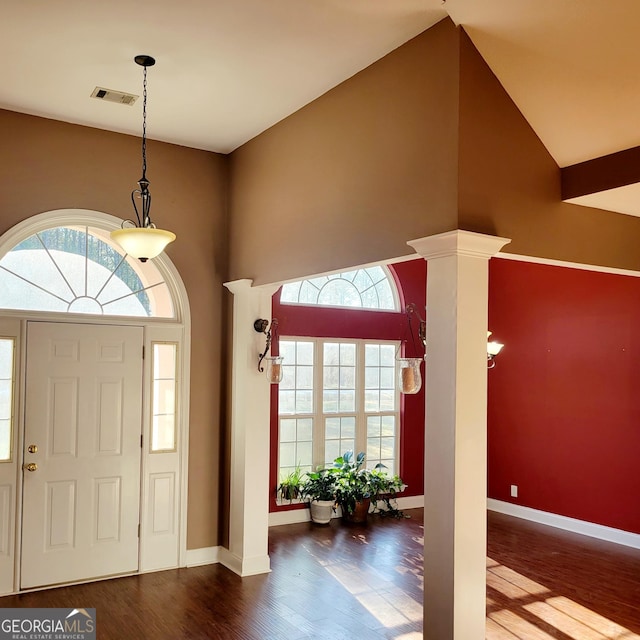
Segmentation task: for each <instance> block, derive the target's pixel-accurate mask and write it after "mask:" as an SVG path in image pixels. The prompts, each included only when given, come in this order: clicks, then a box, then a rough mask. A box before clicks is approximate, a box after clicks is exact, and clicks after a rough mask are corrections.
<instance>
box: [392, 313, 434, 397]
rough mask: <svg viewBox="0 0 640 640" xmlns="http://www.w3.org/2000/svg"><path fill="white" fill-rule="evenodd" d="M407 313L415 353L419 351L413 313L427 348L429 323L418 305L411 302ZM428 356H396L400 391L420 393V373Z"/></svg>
mask: <svg viewBox="0 0 640 640" xmlns="http://www.w3.org/2000/svg"><path fill="white" fill-rule="evenodd" d="M405 312H406V314H407V324H408V326H409V335H410V336H411V342H412V343H413V350H414V353H417V352H418V351H419V350H418V347H417V346H416V341H415V337H414V332H413V327H412V325H411V317H412V316H413V315H415V316H416V318H417V319H418V327H417V329H418V339H419V340H420V342H422V347H423V348H424V349H426V346H427V323H426V321H425V320H424V319H423V318H422V317H421V316H420V314H419V313H418V308H417V306H416V305H415V304H414V303H413V302H410V303H409V304H408V305H407V306H406V307H405ZM425 357H426V356H424V355H423V356H422V357H419V358H416V357H413V358H396V360H397V361H398V388H399V389H400V393H404V394H406V395H412V394H415V393H418V391H420V389H421V388H422V374H421V373H420V364H421V363H422V361H423V360H424V359H425Z"/></svg>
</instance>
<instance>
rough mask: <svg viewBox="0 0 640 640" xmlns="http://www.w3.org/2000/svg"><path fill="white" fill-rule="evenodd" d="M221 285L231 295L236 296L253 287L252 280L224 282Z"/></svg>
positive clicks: (243, 279)
mask: <svg viewBox="0 0 640 640" xmlns="http://www.w3.org/2000/svg"><path fill="white" fill-rule="evenodd" d="M223 284H224V286H225V287H227V289H229V291H231V293H233V295H237V294H238V293H242V292H246V291H249V290H250V289H251V286H252V285H253V280H251V279H249V278H242V279H241V280H231V282H225V283H223Z"/></svg>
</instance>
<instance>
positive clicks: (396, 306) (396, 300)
mask: <svg viewBox="0 0 640 640" xmlns="http://www.w3.org/2000/svg"><path fill="white" fill-rule="evenodd" d="M0 257H1V256H0ZM372 267H380V268H381V269H382V270H383V271H384V273H385V275H386V277H387V281H388V282H389V287H390V288H391V294H392V295H393V309H381V308H376V307H350V306H342V305H339V304H319V303H318V302H289V301H285V300H280V304H282V305H291V306H293V307H321V308H323V309H348V310H349V311H373V312H374V313H398V312H399V311H401V308H400V293H399V292H398V285H397V284H396V280H395V278H394V277H393V275H392V273H391V270H390V269H389V267H388V266H387V265H386V264H375V265H369V266H364V267H357V268H355V269H346V270H345V269H342V270H340V271H334V272H331V273H325V274H321V275H319V276H310V277H308V278H304V279H302V280H292V281H291V282H285V283H284V285H283V286H286V285H287V284H297V283H298V282H299V283H301V284H302V282H305V281H307V280H313V279H315V278H319V277H323V276H326V277H329V276H332V275H339V274H342V273H351V272H352V271H358V270H362V271H366V270H367V269H370V268H372Z"/></svg>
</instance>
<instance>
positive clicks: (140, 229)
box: [111, 55, 176, 262]
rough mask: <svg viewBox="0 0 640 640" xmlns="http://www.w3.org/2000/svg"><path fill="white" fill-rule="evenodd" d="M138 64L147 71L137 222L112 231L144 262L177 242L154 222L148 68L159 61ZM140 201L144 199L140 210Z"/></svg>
mask: <svg viewBox="0 0 640 640" xmlns="http://www.w3.org/2000/svg"><path fill="white" fill-rule="evenodd" d="M134 60H135V62H136V64H139V65H140V66H141V67H143V69H144V81H143V94H142V178H140V180H138V187H139V188H138V189H134V190H133V191H132V192H131V202H132V203H133V209H134V211H135V212H136V220H135V221H134V220H124V221H123V222H122V228H121V229H117V230H115V231H112V232H111V239H112V240H113V241H114V242H116V243H117V244H119V245H120V246H121V247H122V249H123V250H124V251H125V252H126V253H127V254H129V255H130V256H132V257H134V258H138V260H140V262H146V261H147V260H148V259H149V258H155V257H156V256H159V255H160V254H161V253H162V252H163V250H164V248H165V247H166V246H167V245H168V244H169V243H170V242H173V241H174V240H175V239H176V234H175V233H172V232H171V231H165V230H164V229H158V228H157V227H156V225H155V224H154V223H153V222H151V214H150V211H151V194H150V193H149V181H148V180H147V67H152V66H153V65H154V64H155V63H156V61H155V59H154V58H152V57H151V56H144V55H142V56H136V57H135V58H134ZM136 200H140V201H141V202H140V211H138V205H137V204H136Z"/></svg>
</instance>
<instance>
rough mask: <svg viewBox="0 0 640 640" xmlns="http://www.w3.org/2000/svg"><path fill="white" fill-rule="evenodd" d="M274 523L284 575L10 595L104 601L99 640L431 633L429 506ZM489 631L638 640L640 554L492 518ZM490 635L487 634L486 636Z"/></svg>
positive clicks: (505, 637) (574, 639) (403, 638)
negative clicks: (425, 539)
mask: <svg viewBox="0 0 640 640" xmlns="http://www.w3.org/2000/svg"><path fill="white" fill-rule="evenodd" d="M407 513H408V514H410V515H411V518H410V519H408V520H402V521H397V520H392V519H378V518H375V519H374V520H373V521H372V522H371V523H370V524H369V525H367V526H345V525H342V524H341V523H340V522H339V521H333V522H332V523H331V524H330V525H329V526H314V525H311V524H309V523H304V524H297V525H287V526H282V527H275V528H272V529H271V531H270V555H271V564H272V569H273V571H272V572H271V573H270V574H268V575H262V576H253V577H250V578H244V579H241V578H239V577H238V576H236V575H235V574H233V573H232V572H230V571H228V570H227V569H225V568H224V567H222V566H221V565H209V566H204V567H195V568H191V569H180V570H175V571H163V572H159V573H152V574H146V575H142V576H135V577H129V578H118V579H114V580H106V581H102V582H96V583H92V584H87V585H78V586H73V587H63V588H58V589H50V590H47V591H40V592H34V593H29V594H23V595H19V596H8V597H5V598H0V607H77V608H80V607H85V608H88V607H95V608H96V610H97V613H96V615H97V631H98V633H97V637H98V638H99V639H100V640H121V639H122V640H142V639H147V638H149V639H151V638H153V639H154V640H169V639H171V640H174V639H180V638H193V639H195V638H198V639H218V638H219V639H221V640H235V639H247V640H248V639H251V640H298V639H302V638H317V639H323V640H324V639H329V638H331V639H338V640H340V639H344V640H356V639H362V640H378V639H381V638H388V639H391V638H393V639H395V640H418V639H419V638H421V637H422V573H423V572H422V535H423V523H422V510H419V509H416V510H411V511H408V512H407ZM488 546H489V548H488V559H487V635H486V637H487V639H489V640H514V638H520V639H522V640H539V639H548V638H559V639H561V640H602V639H613V638H617V639H619V640H634V639H640V635H638V634H640V551H637V550H633V549H628V548H625V547H619V546H616V545H612V544H607V543H603V542H600V541H597V540H593V539H590V538H584V537H582V536H577V535H574V534H568V533H565V532H562V531H559V530H557V529H552V528H547V527H543V526H541V525H535V524H532V523H528V522H525V521H523V520H518V519H515V518H509V517H507V516H502V515H499V514H494V513H490V514H489V545H488ZM479 640H480V639H479Z"/></svg>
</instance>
